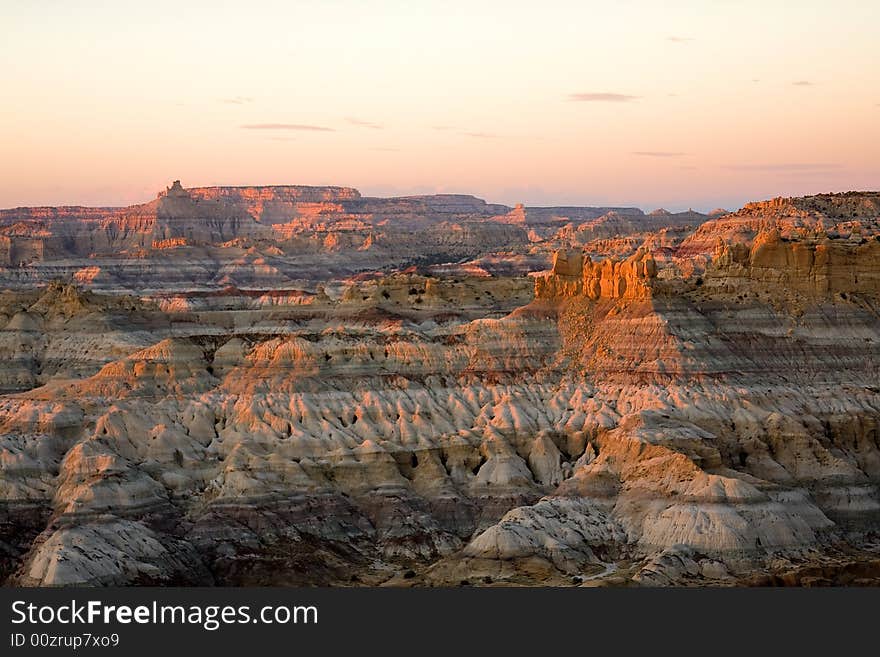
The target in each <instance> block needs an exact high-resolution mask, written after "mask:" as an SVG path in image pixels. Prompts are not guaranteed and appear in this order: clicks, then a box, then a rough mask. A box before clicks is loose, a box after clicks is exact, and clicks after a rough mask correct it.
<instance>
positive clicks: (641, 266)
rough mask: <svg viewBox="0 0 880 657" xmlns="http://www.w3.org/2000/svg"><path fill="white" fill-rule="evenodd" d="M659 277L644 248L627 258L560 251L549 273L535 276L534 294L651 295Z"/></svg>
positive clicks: (642, 296)
mask: <svg viewBox="0 0 880 657" xmlns="http://www.w3.org/2000/svg"><path fill="white" fill-rule="evenodd" d="M656 277H657V264H656V262H655V261H654V258H653V257H652V256H651V255H650V254H649V253H648V252H646V251H643V250H639V251H637V252H636V253H635V254H633V255H632V256H631V257H629V258H627V259H626V260H616V259H614V258H606V259H605V260H601V261H598V262H593V260H592V258H591V257H590V256H589V255H587V254H585V253H583V252H580V253H579V252H565V251H558V252H556V255H555V257H554V260H553V268H552V269H551V270H550V272H549V274H547V275H545V276H538V277H536V278H535V296H536V298H539V299H546V298H554V297H576V296H584V297H587V298H589V299H594V300H595V299H648V298H650V296H651V290H652V281H653V280H654V279H655V278H656Z"/></svg>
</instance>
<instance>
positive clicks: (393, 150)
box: [370, 146, 400, 153]
mask: <svg viewBox="0 0 880 657" xmlns="http://www.w3.org/2000/svg"><path fill="white" fill-rule="evenodd" d="M370 150H371V151H386V152H389V153H392V152H393V153H396V152H398V151H400V149H399V148H390V147H388V146H373V147H372V148H370Z"/></svg>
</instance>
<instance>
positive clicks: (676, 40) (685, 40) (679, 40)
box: [666, 36, 694, 43]
mask: <svg viewBox="0 0 880 657" xmlns="http://www.w3.org/2000/svg"><path fill="white" fill-rule="evenodd" d="M666 40H667V41H672V43H690V42H691V41H693V40H694V39H693V38H692V37H680V36H670V37H666Z"/></svg>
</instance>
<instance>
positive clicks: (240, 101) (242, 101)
mask: <svg viewBox="0 0 880 657" xmlns="http://www.w3.org/2000/svg"><path fill="white" fill-rule="evenodd" d="M220 102H221V103H226V104H227V105H246V104H247V103H252V102H254V99H253V98H251V97H250V96H235V97H233V98H221V99H220Z"/></svg>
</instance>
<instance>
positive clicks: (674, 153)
mask: <svg viewBox="0 0 880 657" xmlns="http://www.w3.org/2000/svg"><path fill="white" fill-rule="evenodd" d="M632 154H633V155H640V156H642V157H682V156H683V155H687V153H682V152H681V151H633V152H632Z"/></svg>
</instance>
